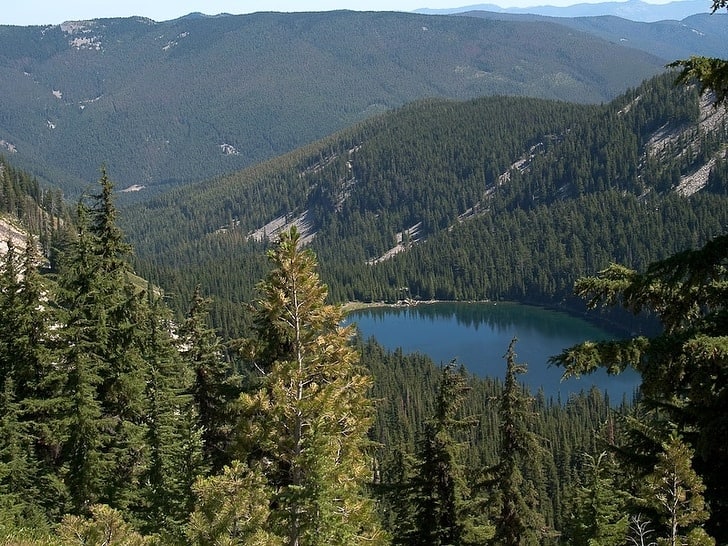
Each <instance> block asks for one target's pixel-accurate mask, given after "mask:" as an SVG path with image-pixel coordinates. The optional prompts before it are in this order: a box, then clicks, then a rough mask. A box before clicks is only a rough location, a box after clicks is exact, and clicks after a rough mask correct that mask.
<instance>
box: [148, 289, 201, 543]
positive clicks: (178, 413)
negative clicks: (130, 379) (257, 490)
mask: <svg viewBox="0 0 728 546" xmlns="http://www.w3.org/2000/svg"><path fill="white" fill-rule="evenodd" d="M153 292H154V290H153V287H151V286H150V287H149V288H148V291H147V298H148V311H147V317H146V321H145V323H144V325H143V326H144V328H143V329H144V331H145V333H146V336H147V341H146V343H145V344H144V354H143V356H144V360H145V362H146V365H147V366H148V369H149V371H148V380H147V385H146V390H145V400H146V405H147V407H146V409H145V416H146V434H145V446H146V450H147V451H148V453H149V455H148V463H147V465H146V468H145V470H144V474H143V476H142V484H143V485H142V489H143V494H144V503H143V505H142V506H141V507H139V508H138V511H139V514H138V518H139V519H141V520H142V521H144V528H145V530H146V531H149V532H158V533H159V532H161V533H162V534H163V535H164V536H166V537H167V538H168V539H169V540H176V541H179V540H181V539H182V538H183V534H184V530H183V529H184V523H185V522H186V520H187V517H188V516H189V514H190V513H191V511H192V509H193V505H194V495H193V491H192V487H193V485H194V482H195V479H196V477H197V475H198V474H199V473H201V472H202V470H203V467H202V439H201V434H200V431H199V429H198V428H197V422H196V421H197V419H196V413H195V411H194V403H193V399H192V395H191V394H190V388H191V385H192V372H191V370H190V369H189V368H188V367H187V366H186V363H185V362H184V361H183V359H182V358H181V355H180V354H179V352H178V350H177V347H176V345H175V342H174V340H173V339H172V336H171V329H172V320H171V317H170V316H169V312H168V310H167V309H165V308H164V307H163V306H162V305H161V300H160V299H159V298H155V297H154V296H153Z"/></svg>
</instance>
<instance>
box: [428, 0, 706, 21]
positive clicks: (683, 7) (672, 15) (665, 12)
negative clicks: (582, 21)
mask: <svg viewBox="0 0 728 546" xmlns="http://www.w3.org/2000/svg"><path fill="white" fill-rule="evenodd" d="M710 7H711V3H710V2H709V1H706V0H680V1H678V2H669V3H667V4H649V3H647V2H642V1H641V0H627V1H626V2H599V3H583V4H574V5H571V6H564V7H558V6H548V5H542V6H533V7H528V8H502V7H500V6H498V5H496V4H473V5H467V6H463V7H460V8H450V9H428V8H423V9H418V10H416V13H426V14H431V15H434V14H439V15H452V14H455V13H465V12H470V11H492V12H496V13H511V14H515V13H520V14H533V15H545V16H548V17H597V16H601V15H613V16H615V17H621V18H623V19H629V20H631V21H643V22H653V21H665V20H677V21H679V20H682V19H685V18H686V17H689V16H691V15H695V14H698V13H709V12H710Z"/></svg>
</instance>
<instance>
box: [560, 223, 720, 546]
mask: <svg viewBox="0 0 728 546" xmlns="http://www.w3.org/2000/svg"><path fill="white" fill-rule="evenodd" d="M727 250H728V237H726V236H724V235H723V236H720V237H716V238H715V239H713V240H712V241H710V242H708V243H707V244H706V245H705V246H704V247H703V248H701V249H699V250H692V251H685V252H682V253H679V254H676V255H675V256H672V257H670V258H668V259H665V260H663V261H660V262H656V263H654V264H652V265H651V266H650V267H649V268H648V269H647V271H646V272H644V273H637V272H635V271H632V270H629V269H626V268H623V267H620V266H612V267H610V268H608V269H607V270H605V271H603V272H602V273H601V274H600V275H599V276H598V277H595V278H589V279H583V280H581V281H579V283H577V291H578V292H579V293H580V294H582V295H583V296H585V297H591V298H592V301H591V304H592V305H596V304H597V303H600V302H602V301H604V302H606V303H611V304H614V303H617V302H619V303H621V304H622V305H624V306H625V307H626V308H628V309H630V310H631V311H633V312H640V311H649V312H651V313H654V314H655V315H656V316H657V317H659V319H660V321H661V322H662V325H663V327H664V331H663V333H661V334H660V335H658V336H655V337H653V338H636V339H635V338H633V339H627V340H623V341H618V342H612V343H600V344H591V343H588V344H584V345H581V346H578V347H574V348H572V349H570V350H568V351H565V352H564V353H562V354H561V355H559V356H558V357H556V358H555V359H554V361H555V362H557V363H559V364H561V365H563V366H564V367H565V369H566V373H567V374H569V373H585V372H588V371H589V370H591V369H593V368H594V367H595V365H600V366H604V367H606V368H607V369H609V370H612V371H619V370H621V369H624V368H625V367H626V366H631V367H634V368H635V369H636V370H638V371H639V372H640V374H641V376H642V386H641V392H642V394H643V396H644V403H645V405H646V406H647V407H648V408H657V409H659V411H660V417H661V419H662V420H664V419H669V420H670V421H671V422H672V423H675V424H677V426H678V432H679V433H680V434H683V435H684V437H685V438H686V439H688V441H689V442H690V443H691V444H692V445H695V446H696V463H695V464H696V469H697V471H698V472H699V474H700V476H702V478H703V480H704V482H705V485H706V493H705V496H706V499H707V500H708V502H709V503H710V507H711V512H712V513H711V520H710V521H709V524H708V525H709V531H713V532H717V529H719V528H720V525H719V523H718V522H721V521H723V519H724V516H723V515H724V513H725V510H726V505H725V500H724V499H725V486H724V480H723V476H724V473H725V471H726V468H725V465H724V461H725V460H726V455H725V453H724V451H725V450H724V446H722V445H721V444H720V443H716V442H715V438H716V437H718V436H717V435H719V434H723V433H724V432H725V430H726V426H727V425H726V421H725V418H724V416H725V415H726V413H725V411H726V408H725V395H724V391H725V374H726V365H725V362H726V359H725V355H726V354H728V353H727V352H726V350H725V344H726V343H725V340H726V332H725V313H726V311H725V302H726V301H727V300H726V281H725V271H726V269H725V266H726V251H727ZM716 525H717V526H716ZM721 536H722V535H720V536H717V537H716V538H718V540H721Z"/></svg>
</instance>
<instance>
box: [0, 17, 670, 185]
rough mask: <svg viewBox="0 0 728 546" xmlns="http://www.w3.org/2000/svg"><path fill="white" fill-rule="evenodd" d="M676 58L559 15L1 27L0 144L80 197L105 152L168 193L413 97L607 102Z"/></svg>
mask: <svg viewBox="0 0 728 546" xmlns="http://www.w3.org/2000/svg"><path fill="white" fill-rule="evenodd" d="M670 60H672V58H667V59H662V58H660V59H658V58H656V57H654V56H652V55H649V54H647V53H644V52H640V51H636V50H633V49H629V48H627V47H624V46H623V45H621V44H617V43H609V42H606V41H605V40H603V39H601V38H596V37H594V36H593V35H588V34H584V33H579V32H576V33H575V32H574V31H573V30H572V29H568V28H565V27H563V26H560V25H555V24H552V23H544V22H507V21H487V20H481V19H477V18H469V17H445V16H427V15H416V14H405V13H355V12H327V13H291V14H280V13H279V14H276V13H259V14H253V15H245V16H219V17H204V16H197V15H191V16H188V17H183V18H181V19H177V20H174V21H167V22H161V23H157V22H154V21H151V20H146V19H140V18H129V19H107V20H97V21H85V22H68V23H65V24H62V25H59V26H47V27H11V26H1V27H0V146H1V147H2V148H3V149H4V150H5V152H6V153H8V154H11V155H12V156H13V158H14V159H13V161H14V163H15V164H16V165H18V166H20V167H24V168H26V170H28V171H30V172H32V173H34V174H35V175H37V176H38V177H39V178H42V179H45V180H49V181H52V183H53V184H54V185H57V186H59V187H61V188H62V189H63V190H64V191H65V192H66V194H67V195H69V196H73V197H76V196H78V195H79V194H80V193H81V192H83V191H84V190H85V189H86V188H88V187H90V185H91V184H92V182H93V181H95V180H96V178H97V175H98V170H99V167H100V165H101V164H104V163H105V164H106V166H107V167H108V169H109V171H110V172H111V173H113V175H114V177H115V180H116V181H117V184H118V186H119V188H120V189H124V188H129V187H134V188H139V187H140V186H145V187H147V190H146V192H147V193H154V192H155V191H160V190H161V189H164V188H166V187H170V186H175V185H178V184H182V183H186V182H189V181H193V180H201V179H206V178H210V177H212V176H215V175H218V174H223V173H230V172H233V171H236V170H239V169H241V168H243V167H245V166H248V165H251V164H254V163H257V162H259V161H261V160H264V159H268V158H271V157H274V156H277V155H279V154H282V153H284V152H288V151H290V150H293V149H295V148H297V147H299V146H302V145H304V144H306V143H308V142H311V141H313V140H315V139H318V138H322V137H324V136H326V135H328V134H330V133H332V132H333V131H336V130H339V129H342V128H344V127H347V126H349V125H351V124H352V123H354V122H356V121H359V120H362V119H364V118H366V117H369V116H371V115H372V114H375V113H378V112H382V111H384V110H387V109H391V108H395V107H399V106H401V105H403V104H405V103H408V102H410V101H412V100H414V99H418V98H424V97H447V98H458V99H465V98H473V97H478V96H483V95H495V94H508V95H526V96H535V97H542V98H550V99H559V100H570V101H578V102H589V103H598V102H602V101H608V100H611V99H612V98H613V97H615V96H616V95H617V94H619V93H621V92H623V91H624V90H625V89H626V88H627V87H629V86H634V85H637V84H638V83H639V82H640V81H642V80H643V79H644V78H646V77H649V76H650V75H653V74H655V73H657V72H658V71H659V70H660V69H661V67H662V66H664V64H665V63H666V62H667V61H670ZM150 188H154V189H153V190H150ZM142 195H143V194H142Z"/></svg>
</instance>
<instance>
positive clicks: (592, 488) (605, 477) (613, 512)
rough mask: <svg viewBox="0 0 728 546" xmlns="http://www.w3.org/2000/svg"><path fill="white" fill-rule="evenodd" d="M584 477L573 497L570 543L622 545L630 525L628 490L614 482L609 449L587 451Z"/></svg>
mask: <svg viewBox="0 0 728 546" xmlns="http://www.w3.org/2000/svg"><path fill="white" fill-rule="evenodd" d="M584 458H585V465H584V470H583V475H584V478H583V480H582V483H581V484H579V485H578V486H577V488H576V490H575V492H574V495H573V498H572V499H571V503H570V504H571V506H572V511H571V514H570V515H569V518H568V520H567V522H566V535H567V538H568V541H569V544H573V545H574V546H577V545H579V546H581V545H588V546H622V545H623V544H624V542H625V539H626V536H627V530H628V528H629V518H628V516H627V513H626V500H627V496H626V493H624V492H622V491H620V490H618V489H617V487H616V486H615V484H614V474H615V471H616V465H614V464H613V463H612V462H611V461H610V459H609V457H608V455H607V453H606V452H602V453H600V454H599V455H597V456H596V457H594V456H592V455H588V454H584Z"/></svg>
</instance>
